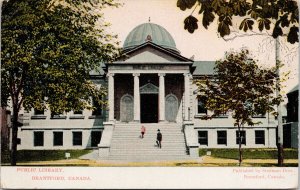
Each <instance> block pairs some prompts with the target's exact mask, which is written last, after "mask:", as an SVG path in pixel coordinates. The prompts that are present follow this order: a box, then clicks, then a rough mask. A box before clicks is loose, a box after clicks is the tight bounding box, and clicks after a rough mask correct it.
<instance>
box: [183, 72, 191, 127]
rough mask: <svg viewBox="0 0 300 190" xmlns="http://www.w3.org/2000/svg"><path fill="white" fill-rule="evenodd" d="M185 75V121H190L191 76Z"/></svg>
mask: <svg viewBox="0 0 300 190" xmlns="http://www.w3.org/2000/svg"><path fill="white" fill-rule="evenodd" d="M183 75H184V120H185V121H188V120H190V119H191V118H190V117H191V116H189V114H190V113H189V109H190V74H189V73H185V74H183Z"/></svg>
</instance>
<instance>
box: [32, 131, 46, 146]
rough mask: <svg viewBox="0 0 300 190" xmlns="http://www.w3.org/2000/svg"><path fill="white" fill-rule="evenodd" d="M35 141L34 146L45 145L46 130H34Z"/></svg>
mask: <svg viewBox="0 0 300 190" xmlns="http://www.w3.org/2000/svg"><path fill="white" fill-rule="evenodd" d="M33 141H34V142H33V143H34V146H44V132H43V131H35V132H33Z"/></svg>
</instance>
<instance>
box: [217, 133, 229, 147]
mask: <svg viewBox="0 0 300 190" xmlns="http://www.w3.org/2000/svg"><path fill="white" fill-rule="evenodd" d="M217 133H218V144H225V145H227V131H217Z"/></svg>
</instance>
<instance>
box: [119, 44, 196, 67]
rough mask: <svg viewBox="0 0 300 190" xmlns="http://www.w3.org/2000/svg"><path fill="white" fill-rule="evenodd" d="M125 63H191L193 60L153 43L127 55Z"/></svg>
mask: <svg viewBox="0 0 300 190" xmlns="http://www.w3.org/2000/svg"><path fill="white" fill-rule="evenodd" d="M126 55H127V58H125V59H124V60H123V61H124V62H125V63H126V62H129V63H143V62H151V63H156V62H157V63H166V62H190V61H191V60H189V59H187V58H185V57H183V56H181V55H180V54H178V53H174V52H172V51H170V50H168V49H165V48H163V47H161V46H158V45H156V44H153V43H145V44H143V45H141V46H139V47H137V48H135V49H133V50H131V51H129V52H127V53H126Z"/></svg>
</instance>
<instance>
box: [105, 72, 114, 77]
mask: <svg viewBox="0 0 300 190" xmlns="http://www.w3.org/2000/svg"><path fill="white" fill-rule="evenodd" d="M107 76H109V77H113V76H115V73H107Z"/></svg>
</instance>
